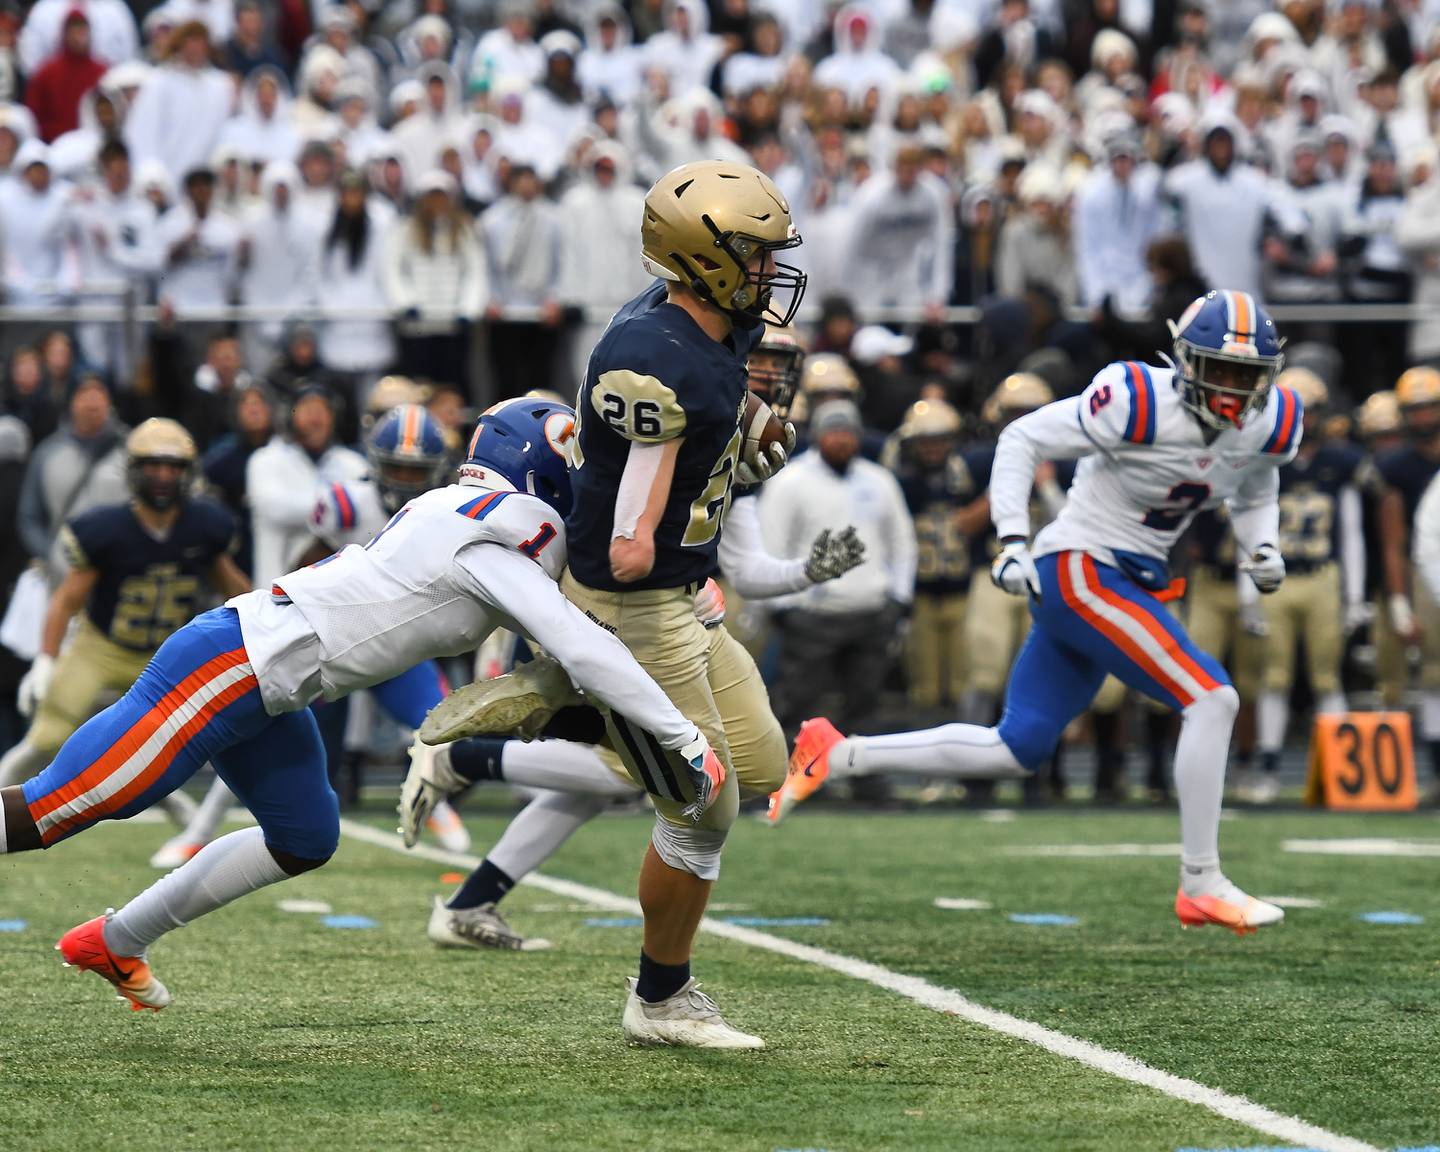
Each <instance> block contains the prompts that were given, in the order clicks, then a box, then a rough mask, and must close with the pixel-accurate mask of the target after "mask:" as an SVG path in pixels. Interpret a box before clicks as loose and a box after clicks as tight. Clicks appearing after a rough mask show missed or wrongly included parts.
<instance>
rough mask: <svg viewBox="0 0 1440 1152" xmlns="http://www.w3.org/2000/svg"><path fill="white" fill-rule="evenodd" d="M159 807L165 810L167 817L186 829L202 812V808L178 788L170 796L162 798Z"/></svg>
mask: <svg viewBox="0 0 1440 1152" xmlns="http://www.w3.org/2000/svg"><path fill="white" fill-rule="evenodd" d="M157 807H159V808H161V809H163V810H164V812H165V815H167V816H169V817H170V819H171V820H173V821H175V824H176V825H177V826H178V827H180V828H184V827H186V826H187V825H188V824H189V823H190V821H191V820H193V819H195V813H196V812H198V811H199V810H200V806H199V805H198V804H196V803H195V801H194V800H192V799H190V797H189V796H187V795H185V793H184V792H181V791H180V790H179V789H178V788H177V789H176V790H175V791H174V792H171V793H170V794H169V795H168V796H162V797H160V803H159V804H158V805H157Z"/></svg>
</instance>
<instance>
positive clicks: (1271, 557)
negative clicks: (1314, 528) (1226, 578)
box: [1240, 544, 1285, 596]
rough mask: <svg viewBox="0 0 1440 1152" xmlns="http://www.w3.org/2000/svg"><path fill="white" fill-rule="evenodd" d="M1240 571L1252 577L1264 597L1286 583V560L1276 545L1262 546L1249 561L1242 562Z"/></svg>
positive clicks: (1251, 579) (1252, 581)
mask: <svg viewBox="0 0 1440 1152" xmlns="http://www.w3.org/2000/svg"><path fill="white" fill-rule="evenodd" d="M1240 571H1242V572H1244V573H1245V574H1246V575H1247V576H1249V577H1250V581H1251V583H1253V584H1254V585H1255V587H1256V589H1258V590H1259V592H1260V593H1261V594H1262V595H1267V596H1268V595H1269V594H1270V593H1271V592H1274V591H1275V589H1277V588H1279V587H1280V585H1281V584H1283V583H1284V582H1285V559H1284V557H1282V556H1281V555H1280V549H1279V548H1277V547H1275V545H1274V544H1261V545H1260V547H1258V548H1256V549H1255V554H1254V555H1253V556H1252V557H1251V558H1250V559H1249V560H1242V561H1240Z"/></svg>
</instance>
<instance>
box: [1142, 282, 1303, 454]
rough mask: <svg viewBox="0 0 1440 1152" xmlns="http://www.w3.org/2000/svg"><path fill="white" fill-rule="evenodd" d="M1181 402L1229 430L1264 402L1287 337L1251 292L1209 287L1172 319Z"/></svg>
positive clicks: (1217, 426) (1207, 422) (1209, 423)
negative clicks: (1281, 336)
mask: <svg viewBox="0 0 1440 1152" xmlns="http://www.w3.org/2000/svg"><path fill="white" fill-rule="evenodd" d="M1170 334H1171V335H1172V336H1173V337H1174V338H1175V344H1174V350H1175V360H1174V364H1175V371H1176V375H1177V376H1178V377H1179V381H1180V389H1181V392H1180V396H1181V402H1182V403H1183V404H1184V405H1185V407H1186V408H1188V409H1189V410H1190V412H1191V413H1192V414H1193V415H1194V416H1195V418H1196V419H1197V420H1199V421H1200V423H1201V424H1203V425H1205V426H1206V427H1208V428H1213V429H1216V430H1217V431H1224V430H1225V429H1226V428H1239V427H1241V426H1242V425H1244V423H1245V421H1246V420H1247V419H1248V418H1249V416H1250V414H1251V413H1252V412H1257V411H1259V410H1260V409H1261V408H1263V407H1265V400H1266V396H1267V394H1268V393H1269V391H1270V389H1271V387H1273V386H1274V383H1275V377H1276V376H1277V375H1278V374H1279V372H1280V369H1281V367H1282V366H1283V365H1284V363H1285V355H1284V353H1283V352H1282V351H1281V349H1282V348H1283V347H1284V344H1285V341H1284V340H1282V339H1281V338H1280V333H1279V331H1278V330H1277V329H1276V327H1275V321H1273V320H1272V319H1270V315H1269V313H1267V312H1266V311H1265V309H1264V308H1262V307H1260V305H1259V304H1257V303H1256V301H1255V298H1254V297H1253V296H1251V295H1250V293H1248V292H1228V291H1221V292H1207V293H1206V294H1205V295H1204V296H1202V297H1200V298H1199V299H1198V300H1196V301H1195V302H1194V303H1193V304H1191V305H1190V307H1188V308H1186V309H1185V312H1184V314H1183V315H1182V316H1181V317H1180V319H1179V321H1178V322H1174V321H1172V322H1171V324H1170Z"/></svg>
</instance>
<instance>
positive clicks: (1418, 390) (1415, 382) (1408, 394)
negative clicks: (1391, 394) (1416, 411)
mask: <svg viewBox="0 0 1440 1152" xmlns="http://www.w3.org/2000/svg"><path fill="white" fill-rule="evenodd" d="M1395 399H1396V401H1397V402H1398V403H1399V405H1400V408H1401V409H1402V411H1403V410H1404V409H1406V408H1414V407H1416V406H1418V405H1420V404H1434V403H1436V402H1440V371H1436V370H1435V369H1434V368H1426V367H1424V366H1421V367H1416V368H1407V369H1406V370H1405V371H1404V372H1402V373H1401V374H1400V379H1399V380H1397V381H1395Z"/></svg>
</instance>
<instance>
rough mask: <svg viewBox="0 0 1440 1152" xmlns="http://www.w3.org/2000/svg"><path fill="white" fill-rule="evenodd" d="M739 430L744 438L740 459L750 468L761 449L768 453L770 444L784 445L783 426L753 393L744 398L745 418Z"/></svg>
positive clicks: (766, 405) (767, 406)
mask: <svg viewBox="0 0 1440 1152" xmlns="http://www.w3.org/2000/svg"><path fill="white" fill-rule="evenodd" d="M740 428H741V430H742V432H743V433H744V436H745V443H744V445H743V446H742V448H741V450H740V451H741V459H743V460H744V461H745V463H747V464H749V465H750V466H751V467H754V466H755V463H756V461H757V460H758V459H759V458H760V450H761V449H762V448H763V449H765V450H766V451H768V450H769V448H770V445H772V444H781V445H783V444H784V443H785V425H784V424H783V423H781V421H780V418H779V417H778V416H776V415H775V413H774V412H772V411H770V405H768V404H766V403H765V401H764V400H762V399H760V397H759V396H757V395H755V393H754V392H749V393H747V394H746V396H745V416H744V419H742V420H741V421H740Z"/></svg>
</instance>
